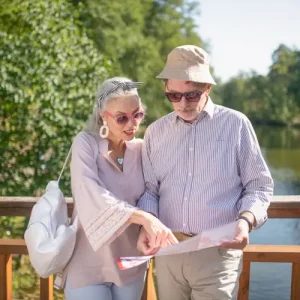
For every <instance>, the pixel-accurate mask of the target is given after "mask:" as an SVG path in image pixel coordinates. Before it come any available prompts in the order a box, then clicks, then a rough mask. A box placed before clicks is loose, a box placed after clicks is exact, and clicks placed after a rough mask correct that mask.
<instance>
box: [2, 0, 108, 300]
mask: <svg viewBox="0 0 300 300" xmlns="http://www.w3.org/2000/svg"><path fill="white" fill-rule="evenodd" d="M81 7H82V6H80V5H79V6H78V7H77V8H76V9H75V8H74V7H73V5H72V4H71V3H69V2H68V1H65V0H51V1H50V0H49V1H46V0H35V1H31V0H30V1H17V0H2V1H1V4H0V74H1V75H0V76H1V78H0V107H1V110H0V132H1V134H0V154H1V155H0V170H1V171H0V190H1V194H2V195H6V196H9V195H15V196H17V195H21V196H27V195H29V196H32V195H39V194H41V192H42V191H43V190H44V188H45V187H46V184H47V182H48V181H49V180H51V179H57V177H58V172H59V170H60V168H61V167H62V163H63V161H64V158H65V156H66V154H67V151H68V149H69V147H70V145H71V142H72V137H73V136H74V135H75V134H76V133H77V132H79V131H80V130H81V128H82V125H83V123H84V122H85V120H86V119H87V116H88V114H90V112H91V110H92V102H93V100H94V94H95V91H96V89H97V86H98V84H99V83H100V82H101V81H102V80H103V79H104V78H106V77H108V70H109V68H110V64H109V62H108V61H107V60H104V59H103V55H101V54H100V53H99V51H98V50H97V48H96V47H95V44H94V42H93V41H92V40H91V39H90V38H89V37H88V36H87V34H86V32H85V30H84V27H83V26H82V25H81V22H79V18H78V16H79V14H80V10H81ZM68 178H69V173H68V171H67V172H66V173H65V175H64V179H65V180H64V181H63V183H64V184H62V187H63V190H64V191H65V192H66V193H67V194H70V189H69V184H68V182H69V181H68ZM25 227H26V221H25V220H24V218H11V217H2V218H0V237H8V238H22V237H23V233H24V228H25ZM14 270H17V272H14V280H13V292H14V299H28V300H29V299H30V300H32V299H39V295H38V292H37V288H38V286H39V279H38V277H37V274H36V273H35V272H34V271H33V269H32V267H31V266H30V264H29V261H28V257H27V256H22V257H19V256H18V257H15V259H14ZM56 299H63V297H62V295H60V294H58V293H57V294H56Z"/></svg>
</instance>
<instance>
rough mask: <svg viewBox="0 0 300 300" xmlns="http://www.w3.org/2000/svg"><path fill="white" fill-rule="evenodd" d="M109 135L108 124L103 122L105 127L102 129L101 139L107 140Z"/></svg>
mask: <svg viewBox="0 0 300 300" xmlns="http://www.w3.org/2000/svg"><path fill="white" fill-rule="evenodd" d="M108 133H109V128H108V126H107V122H106V121H104V120H103V125H102V126H101V127H100V130H99V135H100V137H102V138H103V139H105V138H107V137H108Z"/></svg>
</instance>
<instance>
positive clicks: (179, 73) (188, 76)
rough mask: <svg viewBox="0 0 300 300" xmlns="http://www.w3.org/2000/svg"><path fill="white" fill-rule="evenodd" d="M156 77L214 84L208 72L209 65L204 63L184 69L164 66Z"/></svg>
mask: <svg viewBox="0 0 300 300" xmlns="http://www.w3.org/2000/svg"><path fill="white" fill-rule="evenodd" d="M156 78H158V79H176V80H184V81H193V82H199V83H209V84H214V85H216V82H215V80H214V79H213V77H212V76H211V74H210V71H209V67H208V66H206V65H198V66H191V67H189V68H185V69H182V68H170V67H166V68H164V69H163V71H162V72H161V73H160V74H159V75H157V76H156Z"/></svg>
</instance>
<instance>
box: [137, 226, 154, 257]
mask: <svg viewBox="0 0 300 300" xmlns="http://www.w3.org/2000/svg"><path fill="white" fill-rule="evenodd" d="M137 249H138V250H139V251H141V252H142V253H143V254H144V255H154V254H155V253H156V252H157V251H158V250H159V247H155V246H151V245H150V236H149V234H148V233H147V231H146V230H145V228H144V227H142V228H141V231H140V235H139V238H138V241H137Z"/></svg>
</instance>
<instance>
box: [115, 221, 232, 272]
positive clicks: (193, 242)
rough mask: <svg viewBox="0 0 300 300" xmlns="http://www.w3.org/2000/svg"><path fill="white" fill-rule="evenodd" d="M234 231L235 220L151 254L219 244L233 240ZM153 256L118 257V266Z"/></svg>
mask: <svg viewBox="0 0 300 300" xmlns="http://www.w3.org/2000/svg"><path fill="white" fill-rule="evenodd" d="M235 231H236V222H232V223H229V224H226V225H223V226H221V227H218V228H214V229H210V230H204V231H202V232H201V233H199V234H198V235H196V236H194V237H192V238H190V239H187V240H185V241H183V242H180V243H178V244H176V245H172V246H169V247H164V248H160V249H159V250H158V251H157V252H156V253H155V255H153V256H161V255H172V254H180V253H185V252H192V251H197V250H200V249H205V248H210V247H215V246H219V245H221V244H222V243H223V242H229V241H231V240H233V239H234V238H235ZM153 256H128V257H118V266H119V268H120V270H126V269H129V268H133V267H136V266H138V265H140V264H143V263H145V262H147V261H148V260H149V259H150V258H152V257H153Z"/></svg>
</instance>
